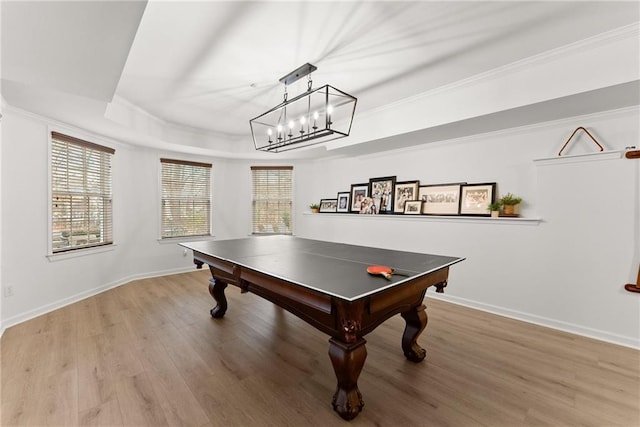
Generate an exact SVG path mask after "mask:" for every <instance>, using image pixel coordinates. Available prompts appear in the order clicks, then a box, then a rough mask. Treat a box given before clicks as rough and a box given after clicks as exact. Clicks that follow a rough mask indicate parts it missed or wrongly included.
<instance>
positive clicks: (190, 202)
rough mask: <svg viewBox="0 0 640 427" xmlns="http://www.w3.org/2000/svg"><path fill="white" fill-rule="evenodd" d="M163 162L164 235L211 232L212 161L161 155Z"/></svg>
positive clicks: (189, 234)
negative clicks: (170, 157) (180, 158)
mask: <svg viewBox="0 0 640 427" xmlns="http://www.w3.org/2000/svg"><path fill="white" fill-rule="evenodd" d="M160 164H161V165H162V225H161V227H162V228H161V230H162V232H161V237H162V238H163V239H166V238H171V237H188V236H206V235H210V234H211V165H210V164H208V163H196V162H186V161H182V160H171V159H160Z"/></svg>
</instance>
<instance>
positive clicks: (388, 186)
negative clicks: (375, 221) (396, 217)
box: [369, 176, 396, 214]
mask: <svg viewBox="0 0 640 427" xmlns="http://www.w3.org/2000/svg"><path fill="white" fill-rule="evenodd" d="M395 184H396V177H395V176H385V177H380V178H371V179H369V197H371V199H372V200H373V205H374V209H375V211H376V213H378V214H390V213H393V193H394V192H393V189H394V187H395Z"/></svg>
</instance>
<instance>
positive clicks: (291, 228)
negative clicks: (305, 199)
mask: <svg viewBox="0 0 640 427" xmlns="http://www.w3.org/2000/svg"><path fill="white" fill-rule="evenodd" d="M254 169H263V170H268V169H273V170H290V171H291V218H290V225H289V233H280V232H278V233H268V232H266V233H256V232H254V231H253V225H254V224H253V214H254V212H253V209H254V199H253V197H254V188H253V170H254ZM294 179H295V178H294V167H293V166H292V165H279V166H270V165H267V166H264V165H262V166H261V165H253V166H251V167H250V170H249V182H250V187H251V191H250V200H249V212H250V221H249V235H252V236H269V235H285V236H288V235H294V234H295V233H294V227H295V222H294V217H295V212H294V203H293V201H294Z"/></svg>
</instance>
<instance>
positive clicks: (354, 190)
mask: <svg viewBox="0 0 640 427" xmlns="http://www.w3.org/2000/svg"><path fill="white" fill-rule="evenodd" d="M367 197H369V183H368V182H363V183H362V184H351V199H350V201H349V212H351V213H360V207H361V204H362V201H363V200H364V199H366V198H367Z"/></svg>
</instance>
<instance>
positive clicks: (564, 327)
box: [427, 292, 640, 350]
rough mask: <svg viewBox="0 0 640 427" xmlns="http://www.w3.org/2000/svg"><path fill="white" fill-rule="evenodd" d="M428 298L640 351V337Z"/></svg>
mask: <svg viewBox="0 0 640 427" xmlns="http://www.w3.org/2000/svg"><path fill="white" fill-rule="evenodd" d="M427 296H429V297H430V298H433V299H438V300H441V301H446V302H450V303H452V304H457V305H462V306H464V307H469V308H473V309H476V310H480V311H484V312H487V313H491V314H496V315H498V316H503V317H508V318H510V319H515V320H520V321H523V322H527V323H532V324H534V325H538V326H544V327H546V328H551V329H556V330H559V331H563V332H567V333H570V334H574V335H580V336H583V337H587V338H593V339H595V340H598V341H604V342H608V343H611V344H616V345H621V346H624V347H630V348H633V349H635V350H640V337H638V338H633V337H627V336H624V335H618V334H613V333H611V332H606V331H601V330H598V329H592V328H586V327H584V326H580V325H576V324H573V323H568V322H563V321H560V320H555V319H550V318H548V317H542V316H536V315H534V314H529V313H524V312H521V311H516V310H510V309H507V308H504V307H499V306H495V305H491V304H485V303H481V302H477V301H473V300H469V299H466V298H461V297H456V296H453V295H443V294H435V293H431V292H429V293H428V295H427Z"/></svg>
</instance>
